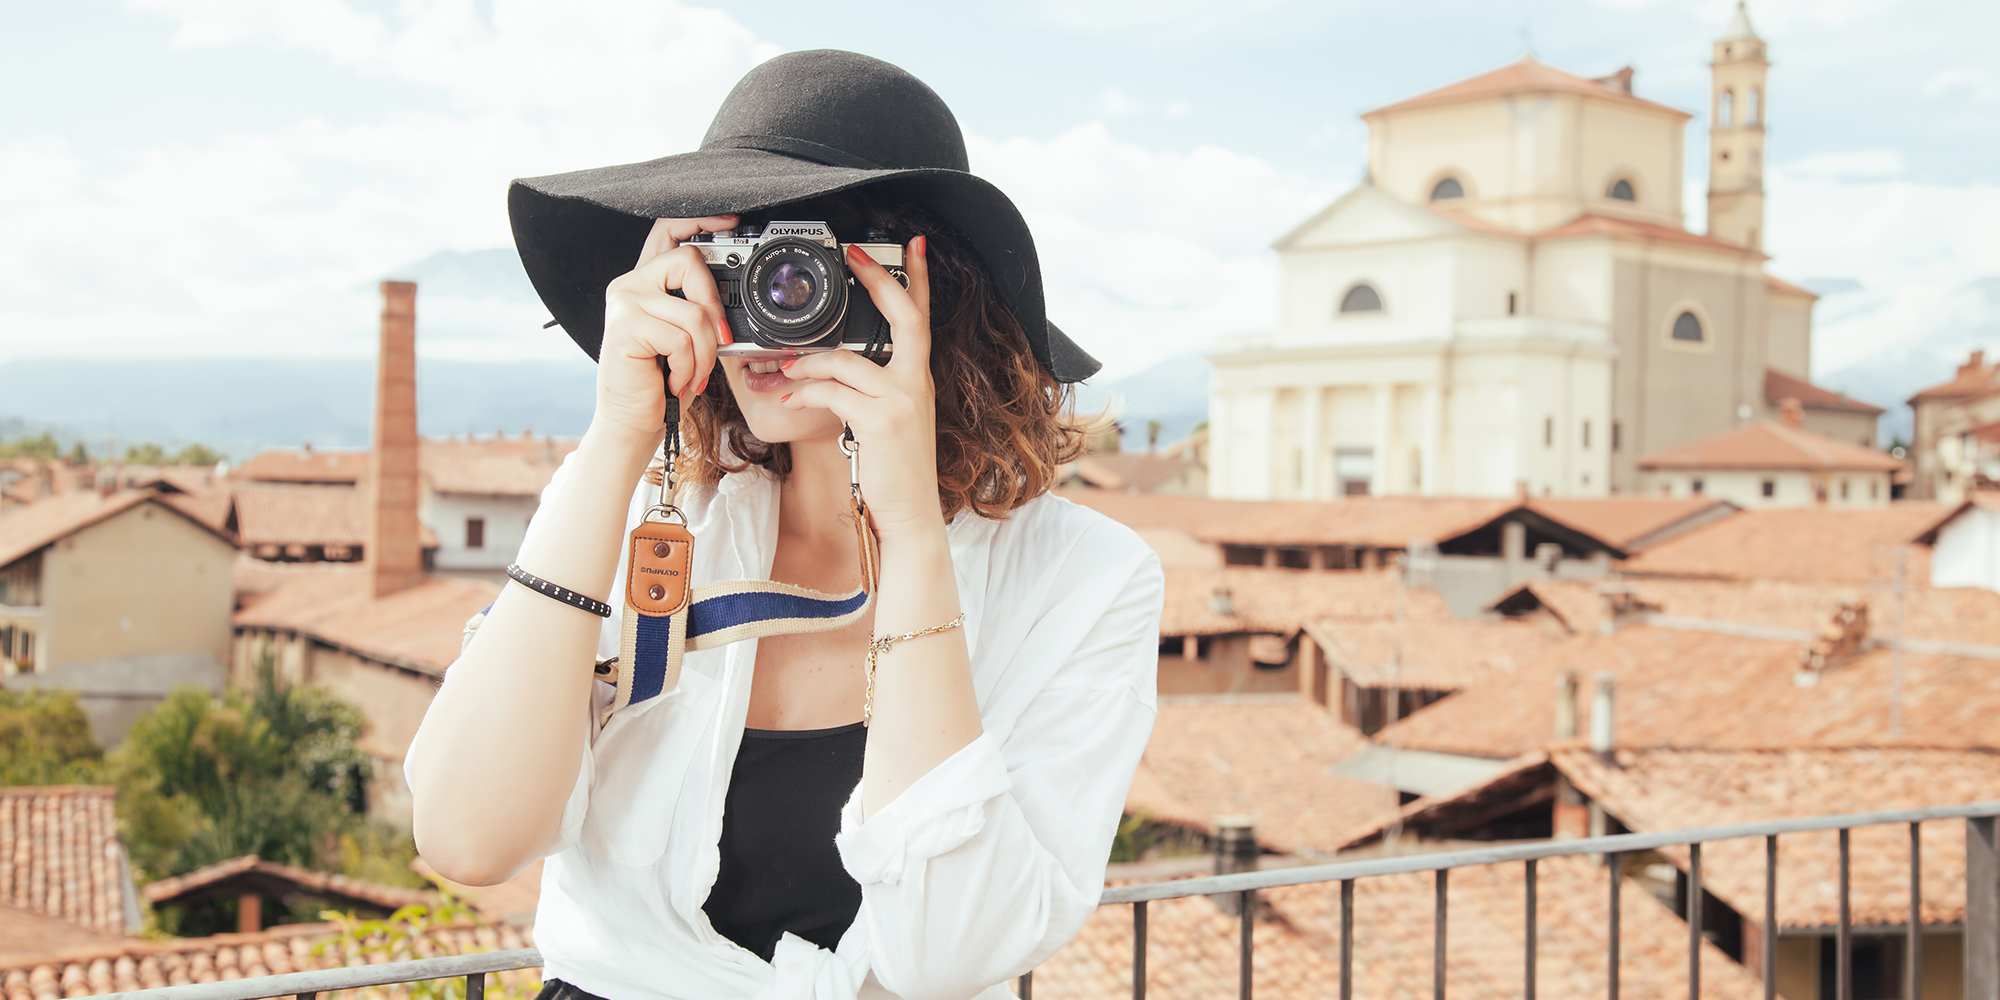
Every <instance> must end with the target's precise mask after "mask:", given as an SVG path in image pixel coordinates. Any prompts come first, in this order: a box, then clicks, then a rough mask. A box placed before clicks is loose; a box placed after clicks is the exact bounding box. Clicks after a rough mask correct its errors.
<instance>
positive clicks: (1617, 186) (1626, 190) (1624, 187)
mask: <svg viewBox="0 0 2000 1000" xmlns="http://www.w3.org/2000/svg"><path fill="white" fill-rule="evenodd" d="M1605 196H1606V197H1609V198H1615V199H1617V200H1619V201H1638V200H1639V199H1638V198H1637V197H1635V196H1634V195H1633V194H1632V182H1631V181H1628V180H1626V179H1625V178H1623V177H1620V178H1618V180H1617V182H1616V183H1614V184H1612V185H1611V190H1610V191H1608V192H1605Z"/></svg>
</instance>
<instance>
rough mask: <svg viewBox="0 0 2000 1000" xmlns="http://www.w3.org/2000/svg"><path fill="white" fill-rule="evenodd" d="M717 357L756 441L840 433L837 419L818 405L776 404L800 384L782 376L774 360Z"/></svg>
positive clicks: (780, 441)
mask: <svg viewBox="0 0 2000 1000" xmlns="http://www.w3.org/2000/svg"><path fill="white" fill-rule="evenodd" d="M721 360H722V371H723V374H725V375H726V376H728V378H729V389H730V391H731V392H734V393H735V394H736V405H737V407H738V408H739V409H741V410H742V411H743V422H744V423H745V424H748V425H749V427H750V433H752V434H755V435H757V439H758V440H759V441H765V442H768V443H770V444H789V443H791V442H795V441H812V440H817V439H820V438H830V437H835V436H837V435H839V434H840V427H841V421H840V418H839V417H837V416H834V413H833V411H832V410H828V409H822V408H820V407H807V408H805V409H802V410H794V409H790V408H788V407H785V406H782V405H780V404H779V402H778V401H779V400H780V399H782V398H783V397H784V396H785V395H786V394H787V393H789V392H791V391H792V390H793V389H796V388H798V386H799V385H800V384H801V383H799V382H794V381H793V380H791V379H789V378H787V377H785V373H784V372H782V371H779V370H778V364H779V363H778V362H776V361H745V360H743V359H741V358H723V359H721ZM755 369H763V370H762V371H758V370H755Z"/></svg>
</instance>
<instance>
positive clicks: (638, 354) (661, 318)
mask: <svg viewBox="0 0 2000 1000" xmlns="http://www.w3.org/2000/svg"><path fill="white" fill-rule="evenodd" d="M735 225H736V217H735V216H733V215H717V216H710V217H709V218H705V219H660V220H658V221H656V222H654V223H653V231H652V233H651V234H649V235H648V236H647V237H646V245H645V247H644V248H642V249H641V250H640V251H639V261H638V264H637V265H636V266H634V267H633V268H632V270H630V271H627V272H625V273H624V274H622V275H619V276H618V277H617V278H614V279H612V281H611V284H610V285H609V286H607V287H606V288H605V290H604V342H603V345H602V346H601V347H600V348H599V349H598V352H597V413H596V416H595V417H594V419H593V421H592V422H593V423H594V424H598V425H602V426H603V428H604V429H605V430H606V431H610V432H613V433H615V434H616V435H618V436H619V437H620V438H623V439H627V440H630V441H633V442H640V441H644V442H648V443H657V442H658V441H659V439H660V431H661V428H662V426H663V422H664V418H665V415H666V408H667V393H669V392H671V393H673V395H674V397H675V398H677V399H683V400H685V399H692V398H694V397H695V396H696V395H699V394H700V393H701V391H702V390H703V389H705V388H707V387H708V378H709V375H710V374H711V373H712V372H713V371H714V370H715V349H716V347H717V346H718V345H720V344H727V343H729V342H730V336H729V324H728V322H727V321H726V320H724V319H723V317H722V296H721V294H720V293H719V292H718V291H717V290H716V287H715V278H714V277H713V276H711V275H710V274H709V273H708V265H707V264H704V263H703V262H702V259H701V254H699V253H698V252H696V250H695V249H694V248H693V247H688V246H682V245H681V241H682V240H685V239H687V238H688V237H690V236H693V235H694V234H696V233H703V232H707V233H712V232H717V231H719V230H724V229H731V228H734V227H735ZM671 289H678V290H679V291H680V292H681V295H682V296H685V298H683V297H679V296H674V295H669V294H667V292H668V291H669V290H671ZM661 357H664V358H666V359H667V364H668V368H669V375H668V377H667V378H666V379H665V380H664V384H663V381H662V379H661V378H660V368H659V362H658V361H657V360H656V359H657V358H661Z"/></svg>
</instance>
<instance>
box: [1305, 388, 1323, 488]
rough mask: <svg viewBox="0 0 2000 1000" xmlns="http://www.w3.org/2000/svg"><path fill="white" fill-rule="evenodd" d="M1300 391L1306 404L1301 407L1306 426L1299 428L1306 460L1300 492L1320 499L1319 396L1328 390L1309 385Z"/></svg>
mask: <svg viewBox="0 0 2000 1000" xmlns="http://www.w3.org/2000/svg"><path fill="white" fill-rule="evenodd" d="M1299 391H1300V392H1301V393H1303V394H1304V396H1305V400H1304V403H1305V405H1304V406H1303V407H1301V409H1302V410H1303V411H1304V412H1303V414H1302V415H1301V416H1300V421H1301V422H1302V423H1304V424H1305V426H1304V427H1301V428H1299V447H1300V448H1303V449H1304V450H1305V462H1304V469H1303V472H1302V475H1303V476H1304V478H1305V483H1304V484H1303V485H1304V487H1305V488H1304V489H1302V490H1301V491H1300V493H1301V495H1303V496H1304V497H1305V498H1306V499H1307V500H1318V499H1320V492H1319V478H1320V477H1319V453H1320V450H1321V449H1320V443H1319V424H1320V416H1319V397H1320V395H1321V394H1322V393H1323V392H1325V391H1326V390H1325V387H1324V386H1319V385H1308V386H1304V387H1303V388H1301V389H1300V390H1299Z"/></svg>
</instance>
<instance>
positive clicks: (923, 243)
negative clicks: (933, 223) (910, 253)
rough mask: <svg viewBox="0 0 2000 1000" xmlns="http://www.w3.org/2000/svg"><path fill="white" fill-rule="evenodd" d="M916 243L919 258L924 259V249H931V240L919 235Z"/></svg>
mask: <svg viewBox="0 0 2000 1000" xmlns="http://www.w3.org/2000/svg"><path fill="white" fill-rule="evenodd" d="M916 244H917V259H918V260H922V259H923V257H924V251H926V250H929V249H930V248H931V244H930V241H929V240H926V239H924V238H923V237H921V236H919V237H917V238H916Z"/></svg>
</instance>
